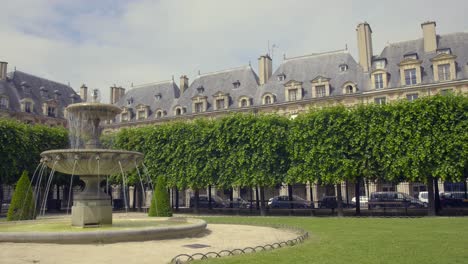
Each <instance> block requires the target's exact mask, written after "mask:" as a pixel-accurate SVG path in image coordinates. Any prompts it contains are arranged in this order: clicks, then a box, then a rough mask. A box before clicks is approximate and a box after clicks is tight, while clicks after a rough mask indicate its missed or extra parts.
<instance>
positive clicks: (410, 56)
mask: <svg viewBox="0 0 468 264" xmlns="http://www.w3.org/2000/svg"><path fill="white" fill-rule="evenodd" d="M403 57H404V58H405V59H413V60H417V59H418V54H416V53H410V54H406V55H404V56H403Z"/></svg>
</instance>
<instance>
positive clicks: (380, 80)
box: [374, 73, 384, 89]
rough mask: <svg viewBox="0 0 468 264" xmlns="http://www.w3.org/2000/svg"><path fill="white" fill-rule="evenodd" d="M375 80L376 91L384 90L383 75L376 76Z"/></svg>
mask: <svg viewBox="0 0 468 264" xmlns="http://www.w3.org/2000/svg"><path fill="white" fill-rule="evenodd" d="M374 78H375V82H374V86H375V89H382V88H383V87H384V80H383V73H376V74H374Z"/></svg>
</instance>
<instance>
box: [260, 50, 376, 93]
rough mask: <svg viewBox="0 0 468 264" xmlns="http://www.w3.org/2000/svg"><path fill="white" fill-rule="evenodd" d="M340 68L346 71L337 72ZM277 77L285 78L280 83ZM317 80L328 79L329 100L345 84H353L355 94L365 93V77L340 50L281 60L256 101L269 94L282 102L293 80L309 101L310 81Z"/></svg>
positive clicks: (366, 82) (348, 56)
mask: <svg viewBox="0 0 468 264" xmlns="http://www.w3.org/2000/svg"><path fill="white" fill-rule="evenodd" d="M342 64H346V65H347V66H348V70H347V71H344V72H342V71H340V68H339V66H340V65H342ZM281 74H284V75H285V79H284V80H283V81H279V80H278V76H279V75H281ZM319 76H321V77H324V78H329V79H330V89H331V91H330V95H331V96H333V95H341V94H342V87H343V84H344V83H346V82H348V81H351V82H353V83H355V84H356V86H357V89H358V93H359V92H362V91H364V90H367V89H368V81H367V80H368V75H367V74H365V73H364V72H363V71H362V68H361V67H360V66H359V64H358V63H357V62H356V61H355V60H354V58H353V57H352V56H351V54H349V53H348V52H347V51H346V50H341V51H334V52H327V53H319V54H311V55H306V56H301V57H295V58H289V59H285V60H284V61H283V63H281V65H280V66H279V67H278V69H276V71H275V72H274V73H273V74H272V76H271V77H270V79H269V80H268V82H267V83H266V84H265V85H263V86H262V87H260V88H259V89H258V91H257V95H256V98H257V100H261V98H262V96H263V95H264V94H265V93H272V94H274V95H275V96H276V101H277V102H285V101H286V98H285V92H284V84H286V83H287V82H289V81H291V80H294V81H299V82H302V87H303V98H304V99H310V98H311V96H312V95H311V93H312V84H311V83H310V81H312V80H313V79H315V78H316V77H319ZM260 102H261V101H260Z"/></svg>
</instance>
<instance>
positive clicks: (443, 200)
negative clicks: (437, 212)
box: [440, 192, 468, 207]
mask: <svg viewBox="0 0 468 264" xmlns="http://www.w3.org/2000/svg"><path fill="white" fill-rule="evenodd" d="M440 205H441V206H442V207H468V199H465V192H445V193H442V194H441V195H440Z"/></svg>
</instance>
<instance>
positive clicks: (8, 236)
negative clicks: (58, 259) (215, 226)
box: [0, 217, 207, 244]
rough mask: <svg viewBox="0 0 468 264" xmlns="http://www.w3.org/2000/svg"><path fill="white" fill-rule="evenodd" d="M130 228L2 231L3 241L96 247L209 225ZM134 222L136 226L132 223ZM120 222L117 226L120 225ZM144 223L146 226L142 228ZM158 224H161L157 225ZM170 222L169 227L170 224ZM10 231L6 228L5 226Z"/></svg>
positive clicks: (188, 222)
mask: <svg viewBox="0 0 468 264" xmlns="http://www.w3.org/2000/svg"><path fill="white" fill-rule="evenodd" d="M123 221H126V222H128V226H129V227H124V228H119V227H118V226H117V228H116V227H112V226H110V225H103V226H102V227H98V228H87V229H81V228H79V229H76V228H75V229H74V230H72V231H45V232H44V231H34V229H33V230H27V231H24V232H5V231H0V242H13V243H53V244H96V243H116V242H128V241H148V240H160V239H169V238H181V237H191V236H196V235H199V234H200V233H203V232H204V231H205V230H206V225H207V224H206V222H205V221H203V220H201V219H193V218H164V217H161V218H152V219H151V222H153V221H154V222H155V224H148V223H144V221H148V220H145V219H128V220H123ZM129 221H132V222H133V223H130V222H129ZM57 222H58V223H60V220H58V221H57V220H56V219H43V220H34V222H33V221H18V222H4V223H0V230H2V229H4V227H3V226H9V225H12V224H14V225H17V226H21V225H24V226H25V229H31V226H33V227H34V226H41V224H43V223H52V224H53V223H57ZM62 222H63V221H62ZM119 222H122V221H118V222H117V225H118V224H119ZM138 222H142V225H138ZM158 222H160V223H161V225H159V226H158V225H157V224H158ZM166 223H168V224H166ZM5 228H6V227H5ZM52 228H53V227H52ZM52 228H51V229H52Z"/></svg>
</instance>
